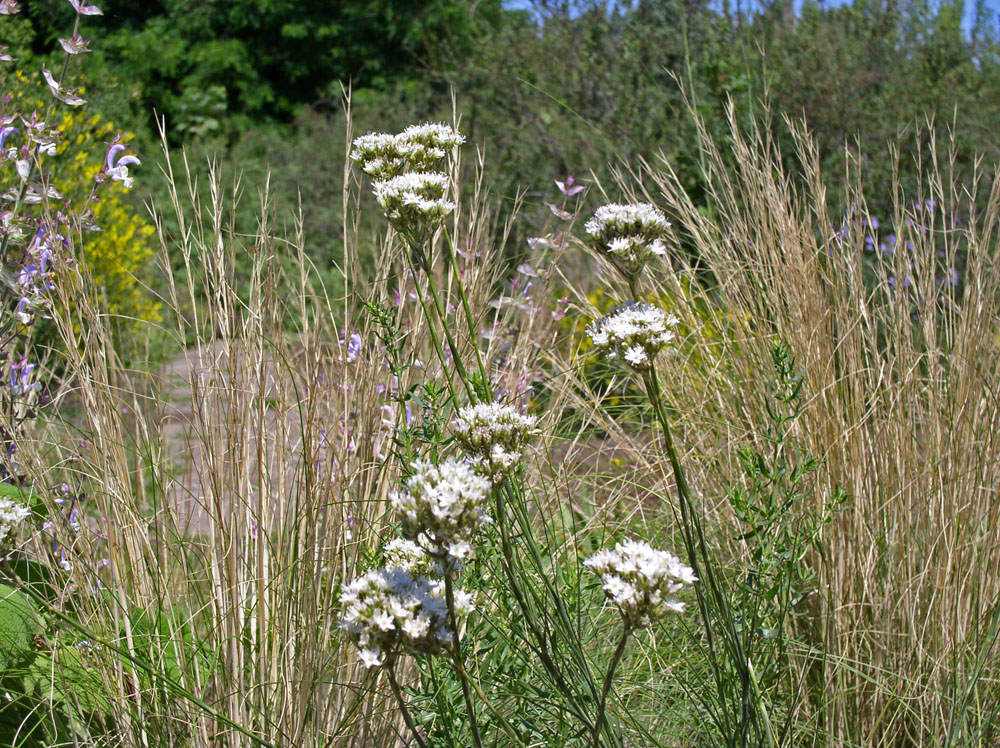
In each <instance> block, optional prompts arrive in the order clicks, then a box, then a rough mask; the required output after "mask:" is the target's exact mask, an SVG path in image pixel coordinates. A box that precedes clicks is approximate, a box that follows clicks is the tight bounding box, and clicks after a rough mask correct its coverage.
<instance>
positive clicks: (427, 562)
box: [382, 538, 444, 577]
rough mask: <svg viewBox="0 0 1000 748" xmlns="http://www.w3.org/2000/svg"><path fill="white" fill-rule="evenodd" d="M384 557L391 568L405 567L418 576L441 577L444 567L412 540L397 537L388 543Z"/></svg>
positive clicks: (383, 553) (383, 551)
mask: <svg viewBox="0 0 1000 748" xmlns="http://www.w3.org/2000/svg"><path fill="white" fill-rule="evenodd" d="M382 558H383V560H384V561H385V565H386V566H387V567H389V568H396V569H405V570H406V571H408V572H410V573H411V574H413V575H414V576H417V577H440V576H442V575H443V574H444V568H443V567H442V566H441V564H440V563H439V562H437V561H435V560H434V559H433V558H431V556H429V555H428V554H427V552H426V551H425V550H424V549H423V548H421V547H420V546H419V545H417V544H416V543H414V542H413V541H412V540H406V539H404V538H396V539H395V540H391V541H389V542H388V543H386V546H385V548H383V549H382Z"/></svg>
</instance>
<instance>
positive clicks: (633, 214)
mask: <svg viewBox="0 0 1000 748" xmlns="http://www.w3.org/2000/svg"><path fill="white" fill-rule="evenodd" d="M669 228H670V223H669V221H667V219H666V217H665V216H664V215H663V213H661V212H660V211H659V210H657V209H656V208H654V207H653V206H652V205H650V204H649V203H634V204H631V205H619V204H617V203H614V204H611V205H605V206H603V207H601V208H598V209H597V212H596V213H595V214H594V215H593V217H592V218H591V219H590V220H589V221H587V223H586V225H585V226H584V230H585V231H586V232H587V234H588V235H589V236H590V237H591V240H592V241H593V242H594V245H595V246H596V248H597V250H598V251H599V252H601V253H602V254H604V255H606V256H607V257H608V259H610V260H611V262H612V263H614V265H615V266H616V267H617V268H618V269H619V270H620V271H621V272H622V273H623V274H624V275H625V276H626V277H629V278H632V277H635V276H636V275H638V273H639V271H641V270H642V268H643V266H644V265H645V264H646V263H647V262H648V261H649V260H650V258H652V257H654V256H656V257H662V256H664V255H665V254H666V253H667V248H666V245H665V244H664V243H663V238H664V237H665V236H666V234H667V230H668V229H669Z"/></svg>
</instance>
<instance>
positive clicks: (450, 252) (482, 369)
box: [444, 226, 492, 399]
mask: <svg viewBox="0 0 1000 748" xmlns="http://www.w3.org/2000/svg"><path fill="white" fill-rule="evenodd" d="M444 238H445V247H446V252H445V257H446V258H447V260H448V268H449V269H450V270H452V271H454V273H455V288H457V289H458V297H459V298H460V299H461V300H462V310H463V311H464V312H465V324H466V326H467V327H468V328H469V339H470V340H471V341H472V342H473V345H472V348H473V350H474V351H475V352H476V363H477V364H478V366H479V376H480V377H481V378H482V381H483V387H484V388H485V392H484V394H485V395H486V398H487V399H491V398H492V392H491V388H490V380H489V376H488V375H487V371H486V364H485V362H484V361H483V356H482V353H481V352H480V350H479V345H478V344H477V342H478V340H479V333H478V331H477V330H476V324H475V321H474V320H473V318H472V309H471V308H470V307H469V297H468V296H467V295H466V293H465V284H464V283H462V274H461V272H460V271H459V269H458V263H457V262H455V244H454V242H453V241H452V239H451V234H450V233H448V227H447V226H445V228H444Z"/></svg>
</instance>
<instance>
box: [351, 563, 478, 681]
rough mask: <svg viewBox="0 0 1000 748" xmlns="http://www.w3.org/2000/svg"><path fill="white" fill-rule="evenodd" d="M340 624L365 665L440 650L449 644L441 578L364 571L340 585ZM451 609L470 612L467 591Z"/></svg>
mask: <svg viewBox="0 0 1000 748" xmlns="http://www.w3.org/2000/svg"><path fill="white" fill-rule="evenodd" d="M341 604H342V605H343V608H344V617H343V620H342V622H341V627H342V628H343V629H344V630H345V631H346V632H347V635H348V637H349V638H350V639H351V641H353V642H354V643H355V644H356V645H357V646H358V648H359V649H360V650H361V661H362V662H363V663H364V664H365V667H369V668H371V667H378V666H379V665H382V664H384V663H385V661H386V658H387V657H395V656H397V655H399V654H403V653H407V654H429V655H434V654H440V653H441V652H442V651H443V649H444V647H445V646H447V645H448V644H449V643H450V642H451V638H452V635H451V632H450V631H449V630H448V625H447V624H448V605H447V602H446V600H445V594H444V585H443V583H442V582H441V581H440V580H437V579H432V578H430V577H427V576H423V575H417V574H415V573H413V572H411V571H408V570H406V569H403V568H399V567H386V568H383V569H375V570H373V571H369V572H368V573H367V574H365V575H364V576H362V577H360V578H359V579H356V580H354V581H353V582H351V583H350V584H349V585H347V586H346V587H345V588H344V591H343V594H342V595H341ZM456 608H457V610H456V613H465V614H467V613H469V612H471V610H472V601H471V597H470V596H469V595H466V594H463V595H461V596H459V595H456Z"/></svg>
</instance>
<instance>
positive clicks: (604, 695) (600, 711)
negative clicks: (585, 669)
mask: <svg viewBox="0 0 1000 748" xmlns="http://www.w3.org/2000/svg"><path fill="white" fill-rule="evenodd" d="M631 633H632V629H631V627H630V626H629V625H628V624H627V623H626V624H625V626H624V628H623V629H622V638H621V639H619V640H618V647H617V648H616V649H615V654H614V656H613V657H612V658H611V664H610V665H608V672H607V673H606V674H605V676H604V686H603V687H602V688H601V702H600V704H599V705H598V707H597V721H596V722H594V748H601V730H602V729H603V728H604V713H605V710H606V708H607V705H608V693H610V691H611V683H612V681H613V680H614V677H615V670H616V669H617V668H618V663H619V662H621V659H622V655H623V654H625V645H626V644H627V643H628V637H629V634H631Z"/></svg>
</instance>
